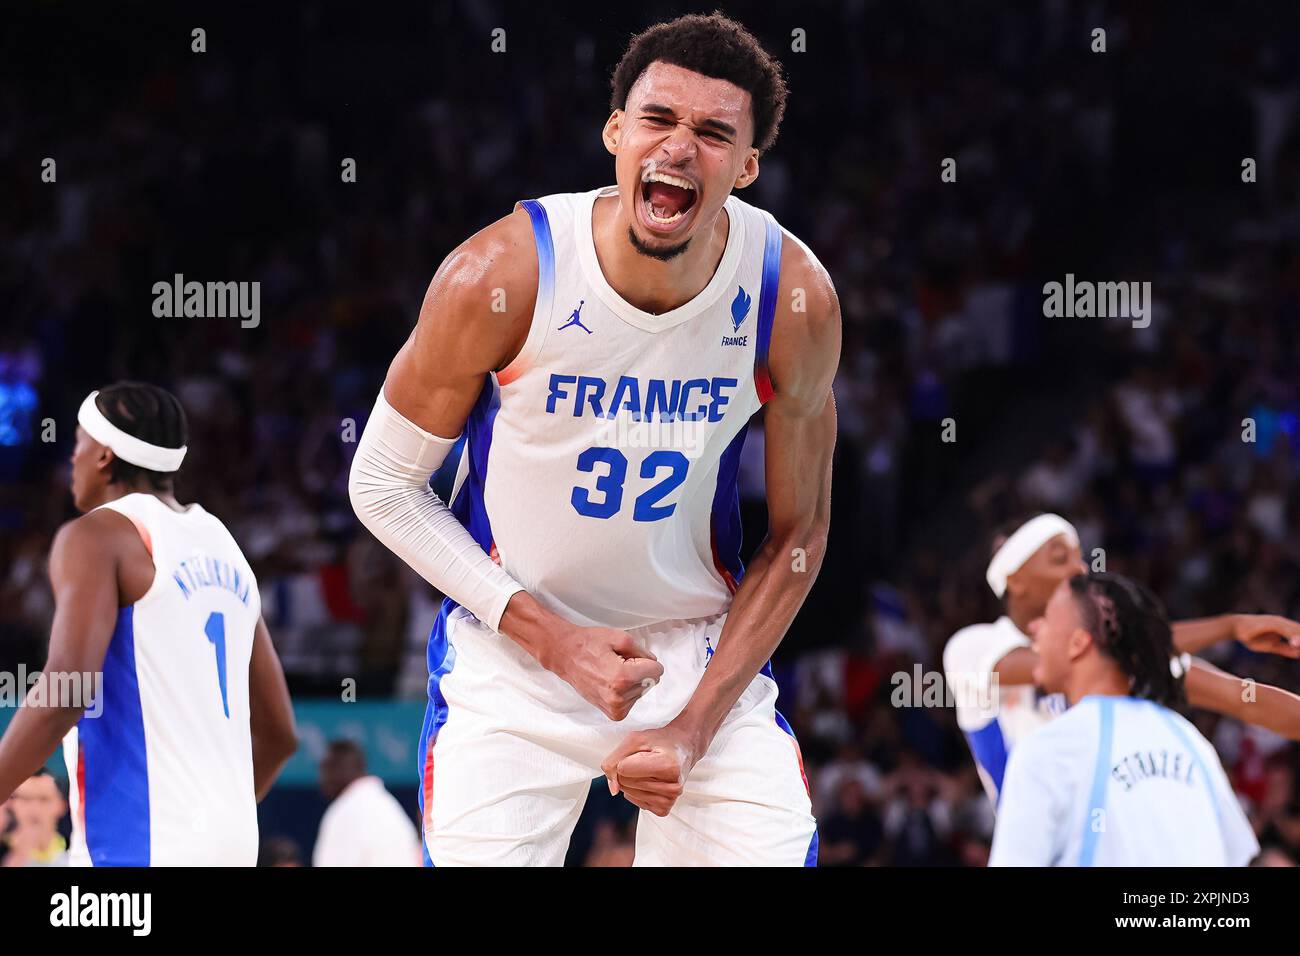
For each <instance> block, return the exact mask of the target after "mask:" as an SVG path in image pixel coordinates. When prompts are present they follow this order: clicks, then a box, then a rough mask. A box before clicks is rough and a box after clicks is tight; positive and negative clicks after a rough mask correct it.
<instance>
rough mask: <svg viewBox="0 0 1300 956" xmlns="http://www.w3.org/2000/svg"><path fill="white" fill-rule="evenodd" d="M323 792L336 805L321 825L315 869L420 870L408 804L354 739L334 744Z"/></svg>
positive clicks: (326, 760) (323, 767)
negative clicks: (370, 767)
mask: <svg viewBox="0 0 1300 956" xmlns="http://www.w3.org/2000/svg"><path fill="white" fill-rule="evenodd" d="M320 789H321V793H323V794H324V795H325V797H326V799H328V800H329V801H330V805H329V808H328V809H327V810H326V811H325V815H324V816H323V817H322V818H321V821H320V833H319V834H318V835H317V837H316V847H315V849H314V850H313V851H312V857H311V864H312V866H419V864H420V839H419V835H418V831H417V830H416V829H415V824H414V823H413V822H412V821H411V818H410V817H408V816H407V815H406V811H405V810H403V809H402V805H401V804H400V803H398V802H397V800H396V799H395V798H394V797H393V795H392V794H391V793H389V792H388V791H387V790H385V789H384V782H383V781H382V780H380V779H379V778H378V777H374V776H367V774H366V755H365V754H364V753H363V752H362V750H361V748H360V747H359V746H358V745H357V744H356V743H354V742H353V741H351V740H332V741H330V744H329V747H328V748H327V749H326V751H325V756H324V757H323V758H322V759H321V762H320Z"/></svg>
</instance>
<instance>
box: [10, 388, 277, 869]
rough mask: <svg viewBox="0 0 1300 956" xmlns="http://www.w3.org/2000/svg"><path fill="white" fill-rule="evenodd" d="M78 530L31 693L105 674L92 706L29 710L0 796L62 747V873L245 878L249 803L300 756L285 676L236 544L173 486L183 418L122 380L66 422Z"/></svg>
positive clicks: (56, 566) (55, 572)
mask: <svg viewBox="0 0 1300 956" xmlns="http://www.w3.org/2000/svg"><path fill="white" fill-rule="evenodd" d="M77 422H78V428H77V443H76V447H75V448H74V450H73V454H72V496H73V499H74V503H75V504H76V507H77V510H79V511H82V512H85V513H84V514H83V515H82V516H81V517H80V518H77V519H76V520H74V521H71V522H69V523H68V524H66V525H64V526H63V527H62V528H61V529H60V530H59V533H58V534H57V535H56V536H55V539H54V545H53V547H52V549H51V552H50V581H51V583H52V584H53V586H54V597H55V601H56V610H55V615H54V625H53V629H52V632H51V634H50V652H49V657H48V659H47V660H46V664H45V671H44V674H43V676H42V679H41V684H40V685H38V687H40V688H44V689H45V690H46V691H47V692H48V691H50V689H51V688H52V687H53V686H54V685H55V683H56V682H57V681H59V680H61V679H63V676H64V675H80V674H94V673H99V672H102V686H101V687H100V688H99V691H98V696H97V697H96V699H95V701H94V706H93V707H91V708H90V710H89V711H87V712H86V713H85V715H84V716H83V711H84V710H86V708H87V706H88V705H89V703H90V702H88V701H85V700H81V701H73V700H68V699H60V700H53V701H51V700H50V699H49V698H50V697H51V696H53V694H52V693H49V694H47V698H46V700H45V702H44V704H43V705H42V706H34V705H32V703H31V702H32V701H33V700H34V698H33V697H31V696H29V698H28V701H29V703H28V704H25V705H24V706H23V707H21V708H20V709H19V710H18V712H17V713H16V714H15V716H14V719H13V721H12V722H11V723H10V725H9V728H8V730H7V731H6V733H5V736H4V739H3V740H0V795H3V796H8V795H9V793H10V792H11V791H12V790H13V789H14V788H15V787H16V786H17V784H18V783H19V782H20V781H21V780H23V779H25V778H26V777H27V776H28V775H29V774H30V773H32V772H33V771H34V770H35V769H36V768H37V767H39V766H41V765H42V764H43V763H44V762H45V760H46V758H47V757H49V755H50V752H51V751H52V750H53V749H54V747H55V746H56V745H57V744H58V742H59V741H60V740H61V739H62V740H63V754H64V759H65V761H66V762H67V765H68V776H69V779H70V781H71V787H70V797H71V803H72V821H73V829H72V845H71V848H70V854H71V862H72V863H73V864H74V865H78V864H81V865H84V864H90V865H95V866H149V865H158V866H167V865H217V866H223V865H230V866H236V865H241V866H252V865H254V864H255V863H256V860H257V813H256V803H257V799H258V797H260V796H261V795H262V794H264V793H265V792H266V790H267V789H268V788H269V787H270V785H271V783H272V781H273V780H274V779H275V775H276V774H277V773H278V772H279V769H280V767H281V766H282V765H283V764H284V762H285V760H287V759H288V758H289V756H290V754H292V753H293V750H294V748H295V747H296V739H295V732H294V723H293V712H292V710H291V709H290V704H289V695H288V691H287V689H286V687H285V682H284V674H283V673H282V671H281V670H280V662H279V660H278V658H277V657H276V654H275V650H274V648H273V647H272V646H271V639H270V636H269V635H268V634H267V631H266V625H265V624H264V623H263V621H262V618H261V610H260V607H261V605H260V598H259V596H258V591H257V581H256V580H255V579H254V578H253V573H252V571H251V570H250V569H249V567H248V562H247V561H245V560H244V556H243V554H242V553H241V552H240V550H239V546H238V545H237V544H236V543H235V541H234V539H233V538H231V536H230V532H228V531H227V530H226V528H225V526H223V525H222V524H221V522H220V521H218V520H217V519H216V518H215V517H213V516H212V515H210V514H208V513H207V512H206V511H204V510H203V508H202V507H201V506H200V505H198V504H190V505H181V504H180V503H179V502H177V500H176V498H175V496H174V494H173V490H172V476H173V474H174V473H175V472H176V470H177V469H178V468H180V466H181V462H182V460H183V459H184V457H185V451H186V449H185V442H186V426H185V413H184V411H183V410H182V409H181V406H180V403H179V402H178V401H177V400H176V398H175V397H174V396H172V395H171V394H170V393H169V392H166V391H164V390H163V389H161V388H157V387H155V386H152V385H142V384H137V383H133V382H124V383H120V384H117V385H113V386H110V387H108V388H105V389H103V390H102V391H99V392H92V393H91V394H90V395H89V396H88V397H87V398H86V400H85V402H83V403H82V406H81V410H80V412H79V413H78V415H77Z"/></svg>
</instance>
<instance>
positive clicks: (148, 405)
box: [95, 382, 189, 491]
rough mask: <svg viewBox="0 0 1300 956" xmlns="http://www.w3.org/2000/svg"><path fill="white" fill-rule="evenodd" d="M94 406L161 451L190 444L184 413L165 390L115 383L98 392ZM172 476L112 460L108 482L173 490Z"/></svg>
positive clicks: (125, 429)
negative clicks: (138, 482) (144, 483)
mask: <svg viewBox="0 0 1300 956" xmlns="http://www.w3.org/2000/svg"><path fill="white" fill-rule="evenodd" d="M95 404H96V405H97V406H98V407H99V410H100V411H101V412H103V414H104V417H105V418H107V419H108V420H109V421H110V422H112V423H113V424H114V425H116V426H117V427H118V428H120V429H122V431H124V432H126V433H127V434H128V435H132V436H134V437H136V438H139V439H140V440H142V441H147V442H149V444H151V445H160V446H162V447H163V448H180V447H181V446H183V445H185V444H186V443H187V441H188V440H189V428H188V427H187V425H186V421H185V409H184V408H182V407H181V403H180V401H179V400H178V399H177V398H176V396H175V395H173V394H172V393H171V392H169V391H167V390H166V389H165V388H159V387H158V386H157V385H148V384H145V383H143V382H117V383H115V384H113V385H108V386H105V387H104V388H101V389H100V390H99V395H97V396H96V397H95ZM172 477H173V473H171V472H161V471H151V470H150V469H148V468H141V467H140V466H139V465H133V464H131V463H130V462H129V461H123V460H122V459H121V458H118V457H116V456H114V458H113V461H112V463H111V464H110V465H109V480H111V481H113V482H114V483H117V482H122V483H126V484H133V483H134V482H135V481H136V479H137V478H144V479H146V480H147V481H148V482H149V486H150V487H151V488H153V489H154V490H155V491H170V490H171V489H172Z"/></svg>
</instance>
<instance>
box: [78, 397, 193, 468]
mask: <svg viewBox="0 0 1300 956" xmlns="http://www.w3.org/2000/svg"><path fill="white" fill-rule="evenodd" d="M98 394H99V392H91V393H90V394H89V395H87V396H86V400H85V401H84V402H82V403H81V409H80V410H79V411H78V412H77V424H78V425H80V426H81V427H82V428H84V429H85V430H86V434H87V435H89V436H90V437H91V438H93V439H95V441H97V442H99V443H100V444H101V445H107V446H108V447H109V448H111V449H112V450H113V454H114V455H116V456H117V457H118V458H121V459H122V460H123V461H125V462H129V463H130V464H132V465H136V466H138V467H140V468H148V469H149V470H150V471H163V472H169V471H176V470H177V469H178V468H180V466H181V462H183V461H184V460H185V449H186V446H181V447H180V448H163V447H162V446H161V445H151V444H149V443H148V442H147V441H141V440H140V439H139V438H136V437H135V436H134V435H128V434H127V433H126V432H124V431H122V429H120V428H118V427H117V426H116V425H114V424H113V423H112V422H110V421H109V420H108V419H107V418H105V417H104V413H103V412H101V411H100V410H99V406H98V405H96V404H95V396H97V395H98Z"/></svg>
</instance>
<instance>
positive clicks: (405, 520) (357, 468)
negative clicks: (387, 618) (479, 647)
mask: <svg viewBox="0 0 1300 956" xmlns="http://www.w3.org/2000/svg"><path fill="white" fill-rule="evenodd" d="M455 443H456V439H454V438H439V437H437V436H436V435H430V434H429V433H428V432H426V431H425V430H424V429H422V428H420V427H419V426H418V425H416V424H414V423H413V422H411V421H408V420H407V419H406V418H405V417H404V416H403V415H402V414H401V413H400V412H398V411H397V410H396V409H394V408H393V406H391V405H389V404H388V401H387V400H386V399H385V398H384V392H383V390H382V389H381V390H380V392H379V398H378V400H376V402H375V408H374V411H373V412H371V413H370V420H369V421H368V422H366V429H365V431H364V432H363V433H362V435H361V441H360V442H358V443H357V454H356V457H355V458H353V459H352V471H351V473H350V474H349V476H348V497H349V498H350V499H351V501H352V508H353V510H354V511H356V513H357V517H358V518H360V519H361V523H362V524H364V525H365V526H366V527H367V528H369V529H370V533H371V534H373V535H374V536H375V537H376V538H378V539H379V540H380V541H381V542H383V544H384V545H385V546H387V547H388V549H389V550H390V551H392V552H393V553H394V554H396V555H397V556H398V557H399V558H401V559H402V560H403V561H405V562H406V563H407V564H409V565H410V566H411V567H412V568H414V569H415V570H416V571H418V572H419V573H420V576H421V577H423V578H424V579H425V580H426V581H428V582H429V583H430V584H432V585H433V586H434V587H435V588H437V589H438V590H439V591H441V592H442V593H443V594H445V595H447V596H448V597H450V598H451V599H452V600H453V601H455V602H456V603H457V604H460V605H461V606H462V607H464V608H465V609H466V610H468V611H469V612H470V613H471V614H473V615H474V616H475V617H476V618H478V619H479V620H480V621H482V622H483V623H484V624H486V625H487V626H488V627H490V628H492V630H494V631H496V630H499V627H500V624H501V615H502V614H504V613H505V610H506V604H507V603H508V602H509V601H510V596H511V595H512V594H514V593H515V592H516V591H522V590H523V586H522V585H520V584H519V583H518V582H516V581H515V580H514V579H513V578H511V577H510V575H508V574H506V572H505V571H503V570H502V569H501V567H500V565H498V564H496V562H494V561H493V560H492V559H491V558H489V557H488V556H487V554H486V553H484V551H483V549H482V548H481V547H479V545H478V542H476V541H475V540H474V539H473V538H472V537H471V536H470V533H469V532H468V531H467V530H465V528H464V527H463V526H462V525H461V523H460V522H459V521H457V520H456V516H455V515H453V514H452V513H451V510H450V509H449V508H448V507H447V506H446V505H445V504H443V502H442V499H440V498H439V497H438V496H437V495H435V494H434V493H433V489H431V488H430V487H429V476H430V475H432V474H433V473H434V472H435V471H437V470H438V466H439V465H441V464H442V462H443V459H445V458H446V457H447V454H448V452H450V451H451V448H452V445H454V444H455Z"/></svg>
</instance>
